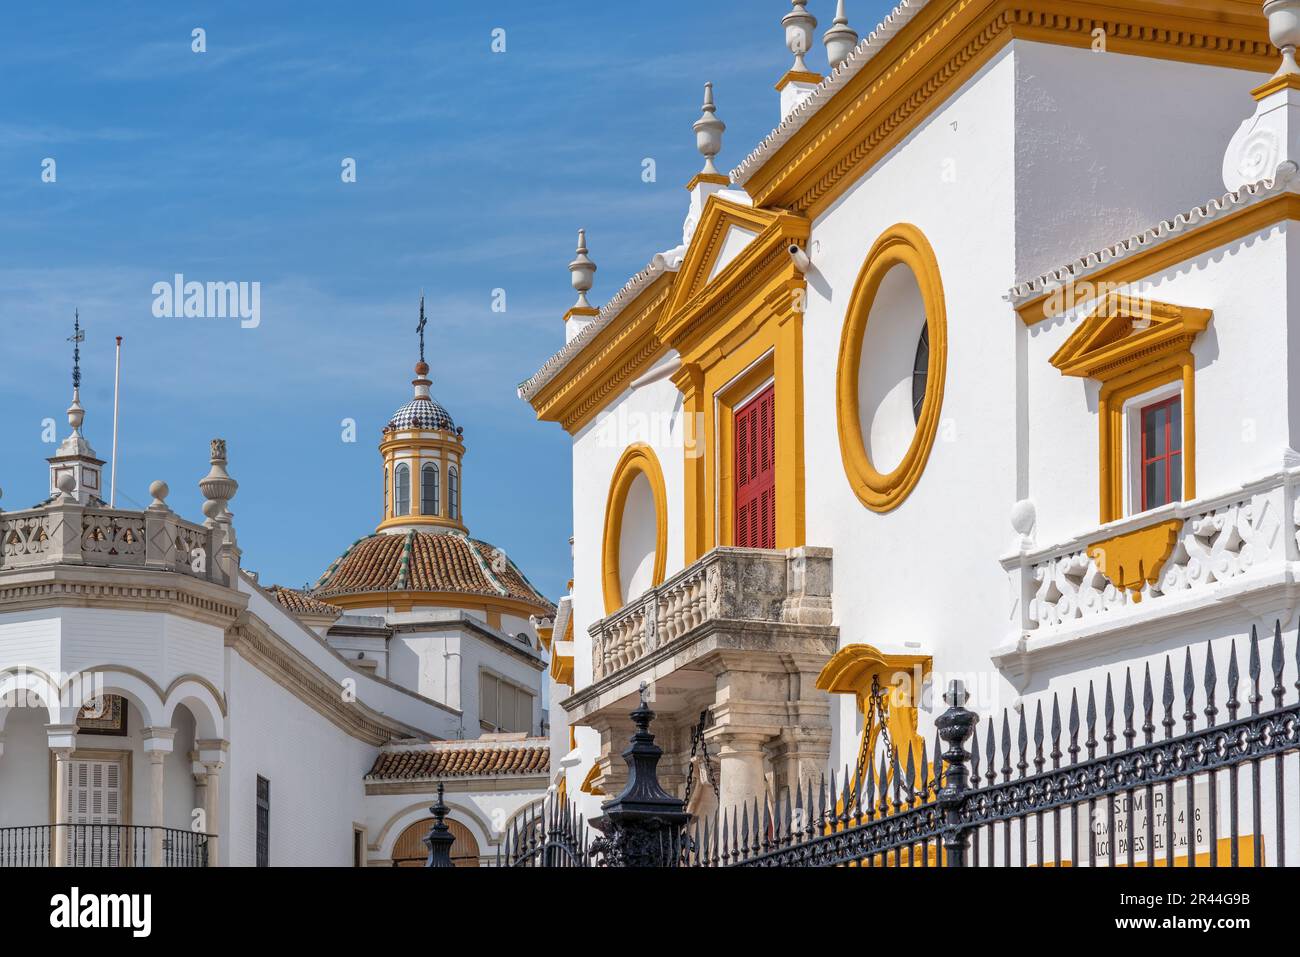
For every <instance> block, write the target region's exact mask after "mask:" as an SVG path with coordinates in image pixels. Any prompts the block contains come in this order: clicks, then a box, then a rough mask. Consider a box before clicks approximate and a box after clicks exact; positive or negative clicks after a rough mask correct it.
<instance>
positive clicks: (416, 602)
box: [322, 589, 554, 619]
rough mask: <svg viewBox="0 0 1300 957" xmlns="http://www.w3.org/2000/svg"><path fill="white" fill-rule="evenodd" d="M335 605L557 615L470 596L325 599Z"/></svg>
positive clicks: (512, 601)
mask: <svg viewBox="0 0 1300 957" xmlns="http://www.w3.org/2000/svg"><path fill="white" fill-rule="evenodd" d="M322 600H324V601H328V602H329V603H330V604H331V605H338V606H339V607H340V608H342V609H344V610H349V609H355V608H386V607H391V608H393V609H394V610H395V611H411V610H412V609H414V608H419V607H434V608H460V609H462V610H464V611H481V612H483V615H484V617H485V619H486V617H487V616H488V615H490V614H492V613H493V612H495V613H497V614H505V615H511V616H513V617H516V618H523V619H527V618H528V617H529V616H531V615H537V614H547V615H550V614H554V609H551V608H547V607H546V606H545V605H540V604H537V605H535V604H533V603H531V602H527V601H524V600H523V599H521V598H508V597H506V596H504V595H502V596H499V597H493V596H488V595H483V596H479V595H472V594H468V593H466V592H437V591H407V590H398V589H393V590H392V591H384V590H382V589H380V590H378V591H363V592H351V593H349V594H345V595H330V596H328V597H327V598H324V599H322Z"/></svg>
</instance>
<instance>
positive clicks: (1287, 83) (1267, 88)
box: [1250, 73, 1300, 100]
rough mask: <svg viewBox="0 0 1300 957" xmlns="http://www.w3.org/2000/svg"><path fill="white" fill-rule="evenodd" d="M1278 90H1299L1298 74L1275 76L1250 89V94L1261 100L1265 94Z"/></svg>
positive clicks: (1299, 77)
mask: <svg viewBox="0 0 1300 957" xmlns="http://www.w3.org/2000/svg"><path fill="white" fill-rule="evenodd" d="M1279 90H1300V76H1296V75H1295V74H1294V73H1284V74H1282V75H1281V76H1275V77H1273V79H1271V80H1269V81H1268V82H1267V83H1264V84H1261V85H1260V86H1257V87H1255V89H1253V90H1251V91H1250V95H1251V96H1253V97H1254V98H1255V99H1256V100H1262V99H1264V98H1265V97H1267V96H1272V95H1273V94H1274V93H1277V92H1278V91H1279Z"/></svg>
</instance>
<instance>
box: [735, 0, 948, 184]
mask: <svg viewBox="0 0 1300 957" xmlns="http://www.w3.org/2000/svg"><path fill="white" fill-rule="evenodd" d="M929 3H930V0H902V2H901V3H899V5H898V6H896V7H894V9H893V10H891V11H890V12H889V14H888V15H887V16H886V17H885V18H884V19H883V20H881V21H880V23H879V24H878V25H877V26H876V28H875V29H874V30H872V31H871V32H870V33H869V34H867V36H866V38H865V39H863V40H860V41H859V42H858V45H857V46H856V47H854V48H853V52H852V53H850V54H849V55H848V56H847V57H846V58H845V59H844V62H843V63H841V64H840V65H839V66H837V67H836V68H835V69H834V70H832V71H831V74H830V76H828V77H826V79H824V80H822V81H821V83H820V84H818V85H817V87H816V88H815V89H813V91H812V92H811V93H809V94H808V95H807V96H806V97H804V99H803V101H802V102H800V104H799V105H798V106H797V107H795V108H794V109H793V110H792V111H791V112H790V114H789V115H788V116H786V117H785V118H784V119H783V120H781V123H780V125H778V126H777V128H776V129H774V130H773V131H772V132H771V133H769V134H767V136H766V137H765V138H764V139H763V141H762V142H761V143H759V144H758V146H756V147H755V148H754V150H753V152H751V153H750V154H749V155H748V156H746V157H745V158H744V160H742V161H741V163H740V165H739V166H737V167H736V168H735V169H733V170H732V171H731V181H732V182H733V183H738V184H740V185H741V186H743V185H745V184H746V183H747V182H748V181H749V178H750V177H751V176H753V175H754V172H755V171H756V170H757V169H758V168H759V167H760V166H762V165H763V163H764V162H766V161H767V159H768V158H769V157H770V156H771V155H772V154H773V153H775V152H776V151H777V150H779V149H780V148H781V147H782V146H784V145H785V143H786V141H787V140H789V139H790V137H792V136H794V134H795V133H797V132H799V130H800V129H802V128H803V126H804V124H805V123H807V122H808V120H809V119H811V118H812V116H813V114H814V113H816V112H817V111H818V110H820V109H821V108H822V107H823V106H824V105H825V104H826V103H827V102H828V101H829V100H830V99H831V97H833V96H834V95H835V94H836V93H837V92H838V91H839V89H840V87H842V86H844V84H846V83H847V82H848V81H849V80H850V79H851V78H852V77H853V76H854V75H855V74H856V73H857V72H858V71H859V70H861V69H862V68H863V67H864V66H866V65H867V64H868V63H870V62H871V61H872V60H873V59H875V57H876V54H877V53H879V52H880V50H881V48H883V47H884V46H885V44H887V43H888V42H889V41H890V40H892V39H893V38H894V36H895V35H896V34H897V33H898V31H899V30H901V29H903V27H905V26H907V25H908V24H909V23H911V22H912V19H913V18H914V17H915V16H916V15H917V14H918V13H920V12H921V10H923V9H925V7H926V6H928V5H929Z"/></svg>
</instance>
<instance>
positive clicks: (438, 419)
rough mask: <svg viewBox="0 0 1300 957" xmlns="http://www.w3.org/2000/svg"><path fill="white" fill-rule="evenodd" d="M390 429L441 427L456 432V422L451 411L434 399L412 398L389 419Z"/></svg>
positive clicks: (445, 430)
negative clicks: (452, 418)
mask: <svg viewBox="0 0 1300 957" xmlns="http://www.w3.org/2000/svg"><path fill="white" fill-rule="evenodd" d="M388 428H390V429H441V430H442V431H444V432H455V431H456V423H455V422H453V421H452V420H451V413H450V412H448V411H447V410H446V409H444V408H443V407H442V406H440V405H439V404H438V403H437V402H434V401H433V400H432V399H426V398H422V397H421V398H417V399H412V400H411V401H410V402H408V403H406V405H404V406H402V407H401V408H400V409H398V410H397V411H396V412H394V413H393V417H392V418H391V419H389V420H388Z"/></svg>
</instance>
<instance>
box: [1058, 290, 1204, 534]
mask: <svg viewBox="0 0 1300 957" xmlns="http://www.w3.org/2000/svg"><path fill="white" fill-rule="evenodd" d="M1212 318H1213V313H1212V312H1211V311H1210V310H1208V309H1196V308H1193V307H1191V306H1176V305H1173V304H1171V303H1167V302H1155V301H1152V300H1147V299H1136V298H1132V297H1129V296H1121V295H1118V294H1114V293H1113V294H1111V295H1110V296H1107V297H1106V298H1105V299H1104V300H1103V301H1102V302H1101V303H1100V304H1098V306H1097V308H1096V309H1095V310H1094V311H1093V313H1092V314H1091V315H1090V316H1088V318H1087V319H1085V320H1084V321H1083V322H1082V323H1080V324H1079V328H1077V329H1075V330H1074V332H1072V333H1071V334H1070V336H1069V338H1067V339H1066V340H1065V342H1064V343H1062V345H1061V348H1059V349H1057V350H1056V352H1055V353H1054V354H1053V355H1052V357H1051V359H1050V360H1049V361H1050V362H1051V363H1052V365H1053V366H1055V367H1056V368H1057V369H1060V370H1061V373H1062V374H1063V375H1069V376H1080V377H1084V378H1089V379H1094V380H1096V381H1098V382H1100V383H1101V391H1100V392H1099V393H1098V397H1097V420H1098V433H1099V434H1098V442H1097V446H1098V466H1097V474H1098V481H1099V484H1100V490H1099V493H1098V513H1099V521H1101V522H1102V523H1103V524H1105V523H1106V522H1113V521H1115V520H1116V519H1119V518H1122V517H1123V511H1124V443H1125V441H1126V437H1125V431H1124V403H1125V402H1127V401H1128V400H1129V399H1132V398H1134V397H1135V396H1139V395H1142V394H1143V393H1144V392H1150V391H1151V390H1152V389H1157V388H1159V387H1160V386H1163V385H1167V384H1169V383H1170V382H1179V381H1180V382H1181V383H1182V395H1183V401H1182V419H1183V436H1182V456H1181V458H1182V463H1183V498H1184V499H1190V498H1195V497H1196V359H1195V357H1194V356H1193V355H1192V351H1191V346H1192V343H1193V342H1194V341H1195V339H1196V337H1197V336H1198V335H1200V334H1201V333H1202V332H1204V331H1205V329H1206V327H1207V326H1208V325H1209V323H1210V320H1211V319H1212Z"/></svg>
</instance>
